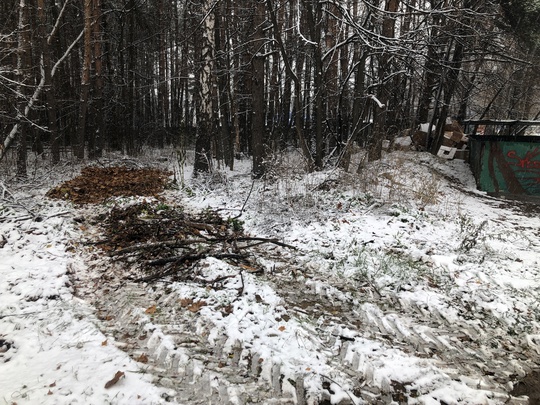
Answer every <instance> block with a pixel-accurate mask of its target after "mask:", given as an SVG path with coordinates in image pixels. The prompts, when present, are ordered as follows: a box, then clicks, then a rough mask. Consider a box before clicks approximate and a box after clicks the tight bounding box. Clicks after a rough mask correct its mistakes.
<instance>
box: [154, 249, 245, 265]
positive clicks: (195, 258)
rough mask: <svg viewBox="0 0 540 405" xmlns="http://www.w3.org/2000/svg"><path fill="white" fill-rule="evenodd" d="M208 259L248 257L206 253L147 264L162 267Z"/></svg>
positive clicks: (234, 254) (169, 258)
mask: <svg viewBox="0 0 540 405" xmlns="http://www.w3.org/2000/svg"><path fill="white" fill-rule="evenodd" d="M207 257H214V258H216V259H245V258H246V257H247V255H239V254H236V253H211V252H204V253H199V254H196V255H182V256H173V257H165V258H163V259H156V260H151V261H149V262H147V264H148V265H149V266H162V265H164V264H168V263H180V262H184V261H193V260H202V259H206V258H207Z"/></svg>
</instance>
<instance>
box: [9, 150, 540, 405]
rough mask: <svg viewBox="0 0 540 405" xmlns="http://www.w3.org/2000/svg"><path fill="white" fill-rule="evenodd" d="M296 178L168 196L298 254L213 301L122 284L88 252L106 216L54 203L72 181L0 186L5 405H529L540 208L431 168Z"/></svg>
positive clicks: (539, 354)
mask: <svg viewBox="0 0 540 405" xmlns="http://www.w3.org/2000/svg"><path fill="white" fill-rule="evenodd" d="M147 159H151V158H150V157H148V158H147ZM298 161H299V157H298V156H295V155H294V154H291V155H286V156H283V159H282V161H280V162H279V163H276V164H275V166H274V167H273V170H274V176H269V178H267V179H265V180H257V181H255V182H253V181H252V180H251V178H250V175H249V172H248V167H249V162H248V161H239V162H237V163H236V168H235V170H234V171H232V172H230V171H223V172H220V173H219V175H215V176H213V177H212V178H211V179H196V180H193V179H191V176H190V173H189V168H186V174H185V186H184V187H183V188H182V189H180V190H168V191H167V192H166V193H165V197H166V199H167V201H168V203H169V204H178V205H181V206H183V207H185V209H186V210H191V211H196V210H202V209H205V208H212V209H218V210H220V211H219V212H221V213H222V215H223V216H224V217H227V216H230V217H235V216H237V215H238V214H240V213H242V215H241V217H240V219H241V220H242V221H244V228H245V230H246V231H247V232H249V233H251V234H252V235H257V236H265V237H272V238H274V237H275V238H279V239H280V240H282V241H283V242H285V243H287V244H289V245H293V246H295V247H296V248H297V249H296V250H294V249H287V248H284V247H279V246H274V245H268V244H267V245H262V246H261V247H259V251H258V254H257V255H256V258H255V260H256V261H257V263H258V265H259V267H260V268H261V269H263V270H264V271H263V272H262V273H261V272H257V271H251V270H254V269H245V268H244V269H242V268H240V269H239V268H238V267H236V266H232V265H231V264H228V263H226V262H224V261H222V260H218V259H215V258H211V257H210V258H207V259H205V260H204V261H203V262H202V263H200V264H199V266H198V267H197V268H196V269H195V270H194V271H197V276H198V280H200V282H193V281H190V282H184V283H183V282H174V283H171V282H167V280H162V281H159V282H155V283H148V284H143V283H133V282H127V281H126V280H125V278H123V273H122V271H123V270H122V269H121V268H120V267H119V266H118V265H117V264H115V263H112V262H111V261H110V259H108V258H107V257H105V255H103V254H102V253H100V252H99V251H98V250H97V249H93V248H91V247H89V245H88V244H87V243H84V242H85V241H88V240H92V238H94V239H96V238H99V232H100V228H99V223H96V221H93V220H92V219H91V218H92V216H93V215H96V214H97V213H101V212H106V211H107V210H108V209H109V205H104V204H102V205H98V206H92V207H75V206H72V205H71V204H69V203H67V202H59V201H53V200H49V199H46V198H44V195H45V193H46V191H47V190H48V189H49V188H50V187H52V186H53V185H54V184H52V183H53V182H60V180H65V177H69V173H66V172H65V171H64V172H62V170H59V173H58V175H56V174H55V175H51V174H50V173H49V174H48V175H47V176H42V177H38V176H36V177H34V178H32V179H31V180H29V182H28V183H25V184H21V183H14V182H11V181H7V179H6V180H4V181H3V182H1V183H0V184H3V185H4V189H3V191H2V190H0V191H1V192H2V195H0V197H2V198H1V199H0V246H2V245H3V247H1V248H0V404H3V403H5V404H14V403H16V404H74V403H81V404H105V403H114V404H137V403H140V404H154V403H156V404H157V403H166V402H167V403H186V404H188V403H231V404H239V403H298V404H304V403H336V404H337V403H341V404H347V403H355V404H362V403H388V404H390V403H409V404H499V403H501V404H502V403H514V404H518V403H527V400H526V397H523V396H520V395H522V394H524V392H520V391H519V389H520V387H521V386H520V383H519V381H521V380H522V379H524V378H527V376H530V375H531V373H532V371H533V370H535V369H536V368H537V367H538V364H539V359H540V329H539V325H540V324H539V319H540V308H539V304H540V301H539V299H538V288H539V282H540V278H539V276H540V263H539V262H540V242H539V233H540V219H539V216H538V213H539V211H540V210H539V209H538V206H531V205H526V204H522V203H517V202H510V201H505V200H500V199H495V198H491V197H488V196H485V195H484V194H482V193H480V192H477V191H476V190H475V185H474V179H473V178H472V175H471V173H470V171H469V169H468V167H467V165H466V164H465V163H464V162H461V161H444V160H440V159H438V158H436V157H433V156H431V155H428V154H423V153H409V152H395V153H392V154H388V155H387V156H386V157H385V159H384V160H383V161H381V162H378V163H376V164H375V165H374V166H372V167H367V168H364V169H363V170H362V172H361V173H360V174H354V175H352V174H347V173H343V172H340V171H338V170H332V171H323V172H318V173H312V174H306V173H304V172H302V170H300V169H299V167H298ZM163 164H164V163H161V165H163ZM171 168H173V167H172V165H171ZM37 172H39V170H38V171H37ZM176 174H177V177H181V176H182V175H181V173H180V172H179V171H178V168H177V170H176ZM72 175H73V173H72ZM61 176H63V177H64V178H62V177H61ZM46 179H48V180H46ZM1 180H2V179H0V181H1ZM123 203H132V200H125V201H124V202H119V201H117V204H123ZM242 208H243V210H242ZM241 210H242V211H241ZM81 216H82V217H84V218H86V219H85V221H83V222H81V220H80V217H81ZM75 218H78V219H77V221H74V219H75ZM3 241H4V242H3ZM217 279H220V280H223V282H222V283H221V284H220V288H209V287H208V284H207V283H205V280H207V281H210V280H217ZM119 371H120V372H122V373H123V374H119V376H120V378H118V381H116V380H114V379H113V377H114V376H115V374H116V373H117V372H119ZM111 380H112V381H111ZM106 386H107V388H106Z"/></svg>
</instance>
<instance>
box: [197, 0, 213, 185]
mask: <svg viewBox="0 0 540 405" xmlns="http://www.w3.org/2000/svg"><path fill="white" fill-rule="evenodd" d="M212 6H213V2H212V1H210V0H204V3H203V4H202V7H201V11H202V12H201V16H202V18H204V21H203V24H202V31H201V34H202V35H201V38H200V39H201V43H200V48H201V50H200V55H199V57H200V60H199V62H200V67H199V72H198V78H199V84H198V85H199V89H198V93H199V105H198V111H197V140H196V142H195V165H194V174H195V175H197V174H198V173H208V172H210V170H211V168H212V167H211V159H212V155H211V146H212V133H213V123H214V119H213V111H212V86H213V83H214V80H213V75H214V39H213V38H214V24H215V20H214V18H215V17H214V11H213V9H212V8H211V7H212ZM196 47H197V46H196Z"/></svg>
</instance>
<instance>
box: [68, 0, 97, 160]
mask: <svg viewBox="0 0 540 405" xmlns="http://www.w3.org/2000/svg"><path fill="white" fill-rule="evenodd" d="M92 6H93V0H84V57H83V68H82V75H81V95H80V100H79V120H78V126H77V138H76V141H75V145H74V151H73V153H74V154H75V157H77V159H84V144H85V141H86V118H87V114H88V103H89V99H90V69H91V67H92V22H93V13H92Z"/></svg>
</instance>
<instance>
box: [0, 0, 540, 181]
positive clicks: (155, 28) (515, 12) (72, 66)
mask: <svg viewBox="0 0 540 405" xmlns="http://www.w3.org/2000/svg"><path fill="white" fill-rule="evenodd" d="M539 19H540V3H539V2H538V1H533V0H432V1H427V0H408V1H401V0H294V1H289V0H287V1H285V0H172V1H171V0H155V1H149V0H109V1H105V0H5V1H2V2H0V86H1V88H2V90H1V92H0V160H3V162H2V164H13V165H14V171H16V173H17V176H20V177H24V176H26V171H27V167H26V166H27V159H28V156H29V154H30V153H35V154H36V156H40V157H42V158H43V159H47V160H49V161H50V163H51V165H54V164H57V163H58V162H60V161H61V160H62V159H65V158H74V159H79V160H82V159H90V160H92V159H96V158H99V157H100V156H101V155H102V154H103V153H104V151H121V152H122V153H125V154H128V155H137V154H139V153H141V152H142V151H143V150H144V148H148V147H159V148H161V147H173V148H174V149H175V150H176V151H178V156H179V159H184V156H185V153H186V150H193V149H194V150H195V160H194V173H205V172H209V171H212V170H213V168H214V167H216V166H217V165H220V167H230V168H232V167H233V164H234V159H235V157H239V156H249V158H250V159H252V161H253V166H252V175H253V176H254V177H260V176H262V175H264V173H265V166H266V162H267V161H268V160H269V159H271V157H272V155H273V154H275V153H277V152H279V151H282V150H284V149H285V148H289V147H294V148H298V150H300V151H301V152H302V156H303V160H304V161H303V164H304V166H305V168H306V170H308V171H312V170H319V169H322V168H323V167H325V166H327V165H334V166H339V167H342V168H343V169H345V170H349V169H350V168H349V166H350V155H351V151H352V150H353V147H356V148H358V147H359V148H361V149H362V150H364V151H365V152H366V156H367V157H368V159H369V160H377V159H379V158H380V156H381V151H382V144H383V141H385V140H387V141H391V140H392V139H394V138H395V137H397V136H399V135H400V134H402V133H403V131H405V130H406V129H409V128H416V127H417V126H418V124H420V123H429V124H430V125H429V143H428V145H426V147H427V149H428V150H430V151H432V152H434V151H436V150H437V149H438V147H439V146H440V144H441V142H442V133H443V126H444V124H445V122H446V121H447V119H448V118H452V119H455V120H457V121H458V122H461V121H463V120H464V119H473V118H476V119H478V118H482V119H483V118H486V119H487V118H493V119H495V118H497V119H536V118H538V117H540V103H538V78H539V77H540V74H539V73H540V70H539V66H538V65H539V64H538V63H537V62H538V54H539V49H538V45H539V44H540V25H539V24H538V23H539Z"/></svg>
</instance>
